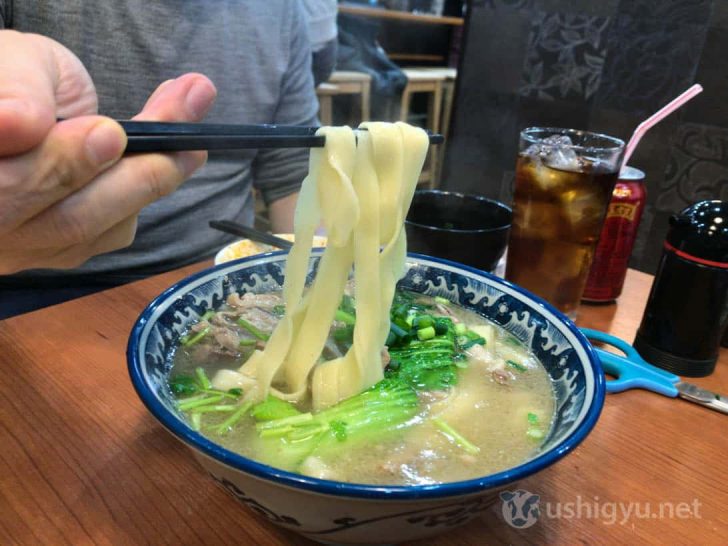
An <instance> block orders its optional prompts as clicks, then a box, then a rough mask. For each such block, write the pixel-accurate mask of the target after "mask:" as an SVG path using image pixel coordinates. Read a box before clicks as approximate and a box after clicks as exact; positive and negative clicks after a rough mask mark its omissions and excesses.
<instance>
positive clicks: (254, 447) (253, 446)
mask: <svg viewBox="0 0 728 546" xmlns="http://www.w3.org/2000/svg"><path fill="white" fill-rule="evenodd" d="M346 298H347V297H345V301H344V302H342V308H341V313H337V320H336V321H335V322H334V324H333V325H332V330H331V334H330V338H329V341H327V345H326V348H325V349H324V354H323V355H322V359H330V358H335V357H336V356H337V355H339V354H341V353H342V352H344V351H345V350H346V349H347V343H350V339H347V338H346V335H345V334H346V332H347V331H350V329H351V324H347V322H350V321H351V319H352V318H353V317H351V302H349V303H348V305H347V302H346ZM397 306H399V308H398V309H399V310H400V311H401V310H402V309H405V311H406V314H404V315H400V316H399V317H397V316H395V314H396V313H395V310H396V308H397ZM392 309H393V311H392V313H393V314H392V322H393V324H394V326H393V330H392V332H390V338H389V339H388V345H389V346H390V347H389V351H387V350H386V349H385V351H383V353H382V355H383V365H385V366H386V370H385V380H384V381H385V382H386V381H395V380H396V381H401V382H402V381H403V382H405V383H407V385H408V386H407V387H405V388H404V389H405V390H408V389H409V391H408V392H409V394H407V396H411V397H412V400H413V401H414V402H413V404H412V405H411V407H409V406H408V409H407V411H408V413H407V414H406V415H405V417H406V418H404V419H403V420H401V422H396V421H387V416H386V414H384V413H382V419H381V420H379V421H376V422H374V421H372V422H373V423H374V424H373V425H372V426H371V427H370V428H372V427H374V428H376V424H377V423H384V426H382V427H381V428H382V430H378V431H377V430H374V428H372V430H371V431H370V430H368V429H366V427H365V425H362V429H361V430H362V432H361V433H357V432H356V430H355V429H354V428H352V427H354V426H355V425H354V424H353V423H352V422H351V420H353V419H358V417H356V418H355V417H351V415H353V414H354V410H352V412H350V413H341V416H340V417H337V418H336V419H333V420H331V421H329V422H327V425H326V427H329V428H330V430H329V428H327V429H326V431H325V433H322V434H321V435H320V437H319V438H323V439H317V440H316V441H315V442H314V443H312V440H311V439H310V437H307V436H306V434H308V432H306V431H311V430H314V431H318V430H319V429H315V428H314V427H313V425H311V426H310V427H309V426H308V425H306V420H308V421H309V422H315V417H316V414H315V413H313V415H312V413H311V408H310V402H303V403H301V404H299V405H298V406H297V407H296V408H295V410H293V409H290V408H291V407H290V406H288V405H287V404H286V403H283V402H281V403H280V404H278V405H277V406H276V411H277V408H278V406H280V408H283V409H285V412H284V413H285V415H284V416H283V417H282V419H283V421H281V420H280V419H281V417H280V416H278V418H279V420H278V421H275V420H265V419H262V417H265V415H263V414H264V413H265V411H260V412H259V411H257V410H256V406H251V405H250V404H251V403H249V402H248V403H246V402H245V401H244V400H245V387H241V388H240V389H236V388H234V389H232V390H230V391H219V392H218V391H216V390H214V389H211V388H209V387H210V385H205V380H206V378H208V377H215V376H216V374H218V372H220V371H221V370H227V369H231V368H239V367H240V366H241V365H242V364H244V362H245V361H246V360H247V358H248V357H249V356H250V354H251V352H252V351H253V350H254V349H255V347H256V346H257V347H258V348H260V347H261V346H262V345H263V344H264V343H265V338H266V335H267V333H268V332H270V331H271V330H272V329H273V327H274V325H275V323H276V322H277V320H279V317H280V316H281V314H282V313H283V312H284V311H283V309H282V307H281V300H280V298H279V296H278V295H277V294H266V295H252V294H246V295H244V296H243V297H240V296H238V295H233V296H232V297H231V298H230V299H229V300H228V304H227V305H226V306H224V307H223V308H222V309H221V310H219V311H218V312H216V313H214V314H212V313H208V314H207V315H206V318H205V319H204V320H202V321H201V322H200V323H199V324H197V325H195V326H193V327H192V328H191V329H190V332H188V334H187V336H185V337H184V338H183V340H182V343H181V345H180V347H179V349H178V350H177V351H176V354H175V357H174V362H173V367H172V371H171V378H172V379H171V386H172V388H173V392H175V394H176V395H177V396H178V397H179V404H180V409H181V410H182V411H184V413H185V415H186V417H187V418H188V419H189V422H190V423H191V424H192V426H193V427H194V428H199V430H200V431H201V433H202V434H204V435H206V436H208V437H209V438H210V439H211V440H213V441H214V442H215V443H217V444H220V445H222V446H224V447H225V448H227V449H229V450H231V451H234V452H237V453H240V454H241V455H243V456H246V457H249V458H251V459H254V460H256V461H259V462H262V463H265V464H269V465H271V466H275V467H278V468H282V469H284V470H289V471H294V472H299V473H302V474H307V475H311V476H315V477H319V478H324V479H332V480H337V481H345V482H355V483H368V484H386V485H407V484H411V485H417V484H432V483H440V482H452V481H459V480H466V479H471V478H475V477H478V476H483V475H487V474H491V473H494V472H497V471H500V470H504V469H506V468H510V467H513V466H515V465H517V464H519V463H521V462H523V461H525V460H527V459H529V458H530V457H532V456H534V455H535V454H536V453H537V452H538V450H539V448H540V445H541V444H542V443H543V440H544V439H545V438H546V436H547V435H548V432H549V429H550V426H551V421H552V416H553V413H554V395H553V389H552V385H551V381H550V378H549V376H548V374H547V373H546V371H545V369H544V368H543V366H542V365H541V364H540V363H539V362H538V361H537V360H536V358H535V357H534V356H533V355H532V354H531V353H529V351H528V350H527V349H526V347H525V346H524V345H523V344H521V343H520V342H519V341H518V340H516V339H515V338H514V337H513V336H511V335H510V334H509V333H508V332H506V331H505V330H504V329H502V328H500V327H499V326H497V325H496V324H494V323H492V322H489V321H488V320H486V319H484V318H483V317H481V316H479V315H477V314H476V313H474V312H471V311H469V310H466V309H463V308H460V307H458V306H456V305H454V304H452V303H449V302H444V301H443V300H442V299H440V298H430V297H426V296H421V295H416V294H409V293H402V292H398V294H397V296H396V297H395V302H394V305H393V307H392ZM412 309H414V310H415V311H412ZM347 315H348V316H347ZM423 317H424V318H423ZM428 317H429V318H428ZM410 318H411V319H412V320H410ZM241 319H242V320H241ZM397 324H400V325H401V326H397ZM407 327H409V329H408V328H407ZM445 327H447V328H448V329H447V333H444V334H443V332H444V331H445ZM347 329H348V330H347ZM430 329H431V330H430ZM403 331H404V332H406V333H405V334H402V332H403ZM413 332H417V333H416V334H413ZM420 332H424V333H422V334H420ZM397 334H399V335H400V337H399V338H398V337H397ZM430 334H433V335H432V336H431V337H430ZM407 336H409V337H407ZM450 341H451V342H452V343H451V342H450ZM450 345H452V346H453V347H454V349H452V350H451V352H447V351H446V349H447V350H450ZM434 351H439V352H440V353H441V354H440V355H439V356H438V358H440V357H442V358H441V359H440V360H438V361H437V363H436V364H433V368H432V369H427V366H424V368H423V367H420V368H417V370H416V371H411V370H410V369H409V368H407V366H411V365H412V363H413V362H415V363H417V362H420V363H421V362H422V361H424V359H427V358H429V357H431V356H432V354H433V352H434ZM443 358H444V359H445V360H443ZM448 358H450V359H451V361H448V360H447V359H448ZM418 359H419V360H418ZM428 362H429V361H428ZM418 365H419V364H418ZM437 366H439V367H437ZM221 373H223V374H224V371H223V372H221ZM193 382H194V385H196V387H195V388H192V387H191V388H190V389H187V390H185V387H184V385H185V384H187V383H189V384H190V385H192V383H193ZM409 385H411V387H410V386H409ZM200 387H208V388H206V389H203V388H200ZM375 388H376V387H375ZM375 388H374V389H375ZM195 389H196V390H195ZM204 391H206V392H204ZM370 391H371V389H370ZM397 392H400V391H397ZM402 392H404V391H402ZM411 393H414V394H411ZM390 398H391V397H390ZM350 400H352V399H350ZM407 400H409V399H407ZM384 401H385V402H386V397H385V399H384ZM346 402H347V401H345V402H343V403H340V404H345V403H346ZM383 403H384V402H382V403H381V404H383ZM408 403H409V402H408ZM381 404H380V401H379V400H375V402H372V404H371V405H370V406H368V409H367V412H369V414H368V415H369V416H368V417H367V418H370V419H371V420H376V419H377V418H378V416H379V414H378V413H377V412H379V411H380V410H379V409H378V408H380V407H384V406H383V405H381ZM246 405H247V406H248V407H247V409H246V408H245V406H246ZM215 408H218V410H215ZM286 408H288V409H286ZM243 410H245V411H243ZM236 413H240V414H241V416H240V417H239V418H238V420H237V421H236V420H235V419H234V418H235V416H236ZM309 416H311V418H310V419H309ZM347 416H349V417H347ZM286 419H287V420H288V421H285V420H286ZM312 420H314V421H312ZM231 423H233V424H231ZM271 423H273V424H271ZM276 423H280V426H278V425H277V424H276ZM286 423H291V424H286ZM302 423H303V424H302ZM369 424H371V423H369ZM369 424H366V426H369ZM274 425H275V426H274ZM304 425H305V426H304ZM298 426H301V427H302V428H301V429H300V432H298V429H297V428H296V427H298ZM306 427H308V428H306ZM347 427H349V428H347ZM321 430H323V429H321ZM317 434H318V432H317ZM329 436H330V438H329ZM312 446H314V447H313V448H312Z"/></svg>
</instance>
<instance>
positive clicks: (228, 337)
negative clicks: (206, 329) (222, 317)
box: [210, 325, 240, 353]
mask: <svg viewBox="0 0 728 546" xmlns="http://www.w3.org/2000/svg"><path fill="white" fill-rule="evenodd" d="M210 334H212V337H213V338H214V340H215V342H216V343H217V344H218V345H220V346H221V347H223V348H225V349H228V350H229V351H234V352H235V353H237V352H238V350H239V349H240V336H238V334H237V332H234V331H233V330H230V329H229V328H225V327H223V326H214V325H211V330H210Z"/></svg>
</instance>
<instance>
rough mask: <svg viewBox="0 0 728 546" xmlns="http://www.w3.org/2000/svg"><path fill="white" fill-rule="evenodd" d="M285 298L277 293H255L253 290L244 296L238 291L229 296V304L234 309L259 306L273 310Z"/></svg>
mask: <svg viewBox="0 0 728 546" xmlns="http://www.w3.org/2000/svg"><path fill="white" fill-rule="evenodd" d="M282 303H283V300H281V297H280V296H279V295H277V294H253V293H252V292H246V293H245V294H243V295H242V296H241V295H240V294H238V293H235V292H233V293H232V294H230V295H229V296H228V298H227V304H228V305H229V306H230V307H233V308H234V309H241V310H242V309H249V308H251V307H258V308H260V309H265V310H267V311H271V310H272V309H273V307H275V306H276V305H281V304H282Z"/></svg>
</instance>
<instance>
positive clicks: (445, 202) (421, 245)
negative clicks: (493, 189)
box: [405, 190, 512, 271]
mask: <svg viewBox="0 0 728 546" xmlns="http://www.w3.org/2000/svg"><path fill="white" fill-rule="evenodd" d="M511 217H512V212H511V209H510V207H508V206H506V205H504V204H503V203H501V202H500V201H495V200H493V199H488V198H486V197H481V196H477V195H464V194H462V193H455V192H448V191H440V190H418V191H416V192H415V195H414V198H413V199H412V205H411V206H410V210H409V214H408V215H407V220H406V221H405V229H406V230H407V250H408V251H410V252H419V253H420V254H427V255H429V256H434V257H437V258H445V259H447V260H452V261H454V262H460V263H462V264H465V265H470V266H473V267H477V268H478V269H482V270H483V271H493V270H494V269H495V267H496V265H498V261H499V260H500V259H501V258H502V257H503V254H504V252H505V249H506V245H507V243H508V232H509V231H510V228H511Z"/></svg>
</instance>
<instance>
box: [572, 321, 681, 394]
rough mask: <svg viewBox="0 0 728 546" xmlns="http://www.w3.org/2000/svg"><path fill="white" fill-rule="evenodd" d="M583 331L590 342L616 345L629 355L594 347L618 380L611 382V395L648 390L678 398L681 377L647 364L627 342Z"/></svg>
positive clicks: (608, 386) (601, 333) (608, 385)
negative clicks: (678, 384) (632, 390)
mask: <svg viewBox="0 0 728 546" xmlns="http://www.w3.org/2000/svg"><path fill="white" fill-rule="evenodd" d="M580 330H581V331H582V333H583V334H584V335H585V336H586V337H587V338H588V339H590V340H595V341H601V342H603V343H607V344H609V345H613V346H614V347H617V349H619V350H621V351H623V352H624V354H625V356H621V355H616V354H614V353H610V352H608V351H605V350H603V349H600V348H598V347H595V348H594V349H595V350H596V352H597V354H598V355H599V359H600V360H601V361H602V368H604V371H606V372H607V373H609V374H610V375H613V376H615V377H616V379H608V380H607V392H622V391H624V390H627V389H647V390H650V391H654V392H656V393H659V394H663V395H665V396H670V397H673V398H674V397H675V396H677V394H678V391H677V387H675V383H677V382H678V381H680V378H679V377H678V376H676V375H675V374H672V373H670V372H667V371H665V370H661V369H660V368H657V367H655V366H653V365H652V364H648V363H647V362H645V360H644V359H643V358H642V357H641V356H640V355H639V353H637V351H636V350H635V348H634V347H632V346H631V345H630V344H629V343H627V342H626V341H624V340H623V339H619V338H618V337H614V336H613V335H610V334H607V333H606V332H600V331H599V330H591V329H589V328H580Z"/></svg>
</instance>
